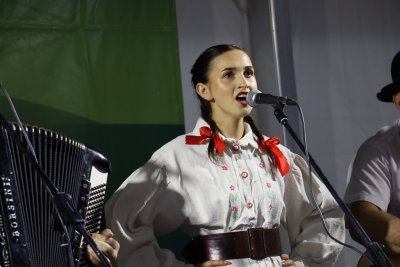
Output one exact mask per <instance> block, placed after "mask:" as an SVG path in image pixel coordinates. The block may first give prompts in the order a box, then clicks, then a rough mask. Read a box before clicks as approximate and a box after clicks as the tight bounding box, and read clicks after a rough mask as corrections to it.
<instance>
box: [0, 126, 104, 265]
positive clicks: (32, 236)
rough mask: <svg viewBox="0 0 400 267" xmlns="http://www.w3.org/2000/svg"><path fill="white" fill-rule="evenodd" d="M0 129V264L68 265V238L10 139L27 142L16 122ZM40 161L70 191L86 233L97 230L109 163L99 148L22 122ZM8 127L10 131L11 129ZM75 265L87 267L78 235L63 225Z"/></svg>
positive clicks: (37, 179)
mask: <svg viewBox="0 0 400 267" xmlns="http://www.w3.org/2000/svg"><path fill="white" fill-rule="evenodd" d="M10 126H11V128H10V127H5V126H4V125H2V126H1V129H0V130H1V132H0V175H1V181H0V266H1V267H5V266H23V267H27V266H35V267H36V266H37V267H46V266H49V267H50V266H52V267H54V266H55V267H63V266H70V261H68V259H70V258H71V257H68V255H70V254H68V253H69V251H71V250H70V249H69V246H68V245H67V244H68V238H66V235H65V231H64V230H63V229H64V228H63V227H62V226H63V224H61V223H60V220H59V216H58V215H57V212H56V211H55V208H54V204H53V200H52V198H51V195H50V194H49V192H48V190H47V189H46V187H45V186H44V184H43V182H42V180H41V177H40V176H39V174H38V172H37V170H36V169H35V168H34V166H33V165H32V164H31V162H30V161H29V160H28V157H27V156H26V151H23V149H21V148H20V147H19V146H18V145H17V142H15V140H14V139H13V138H12V136H11V135H12V134H14V133H15V134H16V135H17V136H18V139H19V140H21V142H22V143H23V145H24V146H27V142H26V141H25V138H24V137H23V133H22V131H21V129H20V127H19V126H18V125H17V124H10ZM24 128H25V130H26V133H27V135H28V138H29V140H30V142H31V144H32V146H33V149H34V151H35V153H36V157H37V160H38V164H39V166H40V167H41V168H42V170H43V171H44V173H45V174H46V175H47V176H48V177H49V179H50V180H51V181H52V183H53V184H54V185H55V186H56V188H57V189H58V190H59V191H61V192H65V193H66V194H68V195H70V196H71V203H72V205H73V207H74V208H76V209H77V210H78V211H79V213H80V214H81V215H82V217H83V219H84V221H85V227H86V229H87V230H88V231H89V232H98V231H99V229H100V225H101V219H102V215H103V204H104V197H105V189H106V182H107V176H108V173H109V171H110V162H109V161H108V160H107V159H106V158H105V157H104V156H103V155H101V154H100V153H99V152H97V151H95V150H94V149H91V148H89V147H87V146H85V145H84V144H82V143H79V142H77V141H75V140H73V139H71V138H68V137H66V136H63V135H61V134H58V133H56V132H53V131H51V130H48V129H43V128H40V127H37V126H31V125H24ZM12 132H13V133H12ZM66 229H67V232H68V237H69V240H70V242H69V243H70V244H71V245H72V251H73V261H74V266H88V263H87V262H86V255H85V253H86V249H85V244H84V242H82V236H81V235H80V234H79V233H77V232H76V231H74V229H73V228H72V227H70V226H67V228H66Z"/></svg>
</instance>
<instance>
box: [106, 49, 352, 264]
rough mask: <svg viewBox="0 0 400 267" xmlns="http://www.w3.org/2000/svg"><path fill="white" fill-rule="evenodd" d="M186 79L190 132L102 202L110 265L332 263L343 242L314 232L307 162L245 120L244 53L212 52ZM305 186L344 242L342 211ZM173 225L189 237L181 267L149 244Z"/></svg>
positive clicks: (249, 71)
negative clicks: (192, 118) (191, 95)
mask: <svg viewBox="0 0 400 267" xmlns="http://www.w3.org/2000/svg"><path fill="white" fill-rule="evenodd" d="M191 73H192V83H193V86H194V89H195V92H196V93H197V96H198V98H199V100H200V109H201V118H199V119H198V121H197V125H196V127H195V129H194V130H193V132H191V133H189V134H187V135H182V136H178V137H177V138H175V139H174V140H172V141H170V142H168V143H167V144H165V145H164V146H163V147H161V148H160V149H159V150H157V151H156V152H155V153H154V154H153V155H152V157H151V158H150V160H149V161H148V162H147V163H146V164H145V165H144V166H142V167H141V168H139V169H137V170H136V171H135V172H133V173H132V174H131V175H130V176H129V177H128V178H127V179H126V180H125V181H124V182H123V184H122V185H121V186H120V187H119V189H118V190H117V191H116V192H115V193H114V194H113V196H112V197H111V198H110V199H109V201H108V202H107V204H106V224H107V226H108V227H110V228H111V229H112V231H113V232H114V234H115V238H116V239H117V240H118V241H119V242H120V245H121V246H120V251H119V255H118V259H117V263H118V266H119V267H124V266H129V267H132V266H149V267H152V266H193V265H194V266H226V265H230V266H298V267H302V266H333V265H334V263H335V261H336V259H337V257H338V255H339V253H340V251H341V249H342V246H341V245H339V244H338V243H336V242H334V241H333V240H332V239H331V238H330V237H329V236H328V235H327V234H326V233H325V231H324V230H323V226H322V223H321V220H320V218H319V216H318V214H317V211H316V208H315V207H314V205H313V204H312V200H311V193H310V190H309V186H308V185H309V181H310V177H309V175H308V166H307V164H306V162H305V161H304V160H303V158H301V157H300V156H299V155H296V154H294V153H292V152H291V151H289V150H288V149H287V148H285V147H284V146H282V145H279V139H277V138H269V137H266V136H264V135H262V134H261V133H260V132H259V131H258V129H257V127H256V126H255V124H254V122H253V120H252V119H251V117H250V116H249V114H250V112H251V110H252V108H251V107H250V106H249V105H248V104H247V102H246V95H247V93H248V92H249V91H250V90H255V89H257V82H256V78H255V73H254V67H253V66H252V63H251V60H250V58H249V56H248V55H247V54H246V52H245V51H243V50H242V49H241V48H239V47H237V46H233V45H216V46H212V47H210V48H208V49H206V50H205V51H204V52H203V53H202V54H201V55H200V56H199V58H198V59H197V60H196V62H195V63H194V65H193V67H192V70H191ZM312 188H313V192H314V194H315V197H316V202H317V203H318V206H319V208H320V209H321V211H322V213H323V215H324V217H325V220H326V225H327V228H328V230H329V231H330V233H331V234H332V235H333V236H335V237H336V238H337V239H339V240H341V241H343V240H344V219H343V213H342V211H341V210H340V208H339V206H338V205H337V203H336V202H335V200H334V199H333V198H332V197H331V195H330V193H329V192H328V190H327V189H326V188H325V186H324V185H323V184H322V183H321V182H320V181H319V180H318V179H316V178H315V177H314V178H313V181H312ZM280 225H283V226H284V227H285V228H286V229H287V231H288V236H289V240H290V245H291V251H289V252H287V253H289V255H288V254H285V253H283V252H282V251H281V244H280V237H279V226H280ZM177 229H180V230H182V231H184V232H185V233H187V234H188V235H190V236H191V237H193V240H192V241H191V242H190V243H189V244H188V245H187V246H186V247H185V249H184V250H183V255H184V256H185V258H186V259H187V262H183V261H179V260H177V258H176V257H175V255H174V254H173V253H172V252H171V251H170V250H166V249H162V248H160V247H159V244H158V243H157V239H156V236H159V235H164V234H167V233H170V232H173V231H175V230H177Z"/></svg>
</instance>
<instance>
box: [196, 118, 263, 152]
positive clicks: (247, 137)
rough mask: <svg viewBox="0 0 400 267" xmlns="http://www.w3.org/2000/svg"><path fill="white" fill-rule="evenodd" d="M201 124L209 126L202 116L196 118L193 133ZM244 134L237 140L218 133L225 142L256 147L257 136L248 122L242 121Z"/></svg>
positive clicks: (197, 130) (198, 129)
mask: <svg viewBox="0 0 400 267" xmlns="http://www.w3.org/2000/svg"><path fill="white" fill-rule="evenodd" d="M203 126H207V127H210V125H209V124H208V123H207V122H206V121H205V120H204V119H203V118H201V117H200V118H198V119H197V123H196V126H195V127H194V130H193V133H194V134H195V135H198V134H199V131H200V128H201V127H203ZM244 132H245V134H244V136H243V137H242V138H240V140H239V141H236V140H235V139H234V138H229V137H225V136H224V135H223V134H221V133H219V135H220V136H221V138H222V140H223V141H224V142H225V143H230V144H233V143H237V144H239V145H240V146H251V147H253V148H257V147H258V144H257V141H256V139H257V137H256V136H255V134H254V133H253V131H252V130H251V127H250V125H249V124H248V123H246V122H245V123H244Z"/></svg>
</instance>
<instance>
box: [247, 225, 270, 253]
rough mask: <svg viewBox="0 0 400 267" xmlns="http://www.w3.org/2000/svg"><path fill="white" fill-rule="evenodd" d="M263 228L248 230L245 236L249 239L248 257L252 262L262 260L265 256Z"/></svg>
mask: <svg viewBox="0 0 400 267" xmlns="http://www.w3.org/2000/svg"><path fill="white" fill-rule="evenodd" d="M263 231H264V228H262V227H258V228H249V229H247V235H248V238H249V255H250V258H251V259H253V260H257V259H263V258H265V257H266V256H267V252H266V251H265V243H264V233H263Z"/></svg>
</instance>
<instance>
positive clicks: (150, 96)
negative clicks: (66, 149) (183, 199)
mask: <svg viewBox="0 0 400 267" xmlns="http://www.w3.org/2000/svg"><path fill="white" fill-rule="evenodd" d="M179 73H180V70H179V51H178V34H177V25H176V15H175V2H174V1H173V0H112V1H107V0H57V1H53V0H31V1H27V0H0V80H1V81H3V84H4V85H5V87H6V88H7V89H8V92H9V94H10V95H11V97H12V99H13V101H14V104H15V107H16V109H17V111H18V114H19V116H20V118H21V120H22V122H23V123H27V124H34V125H38V126H41V127H44V128H48V129H52V130H54V131H57V132H60V133H62V134H64V135H67V136H70V137H72V138H74V139H76V140H78V141H80V142H82V143H85V144H87V145H89V146H91V147H94V148H96V149H97V150H98V151H100V152H101V153H102V154H104V155H105V156H106V157H107V158H108V159H109V160H110V161H111V164H112V173H111V174H110V176H109V181H108V186H107V198H108V197H109V196H110V194H111V193H112V192H114V191H115V190H116V188H117V187H118V186H119V184H120V183H121V182H122V181H123V180H124V179H125V178H126V177H127V176H128V175H129V174H130V173H131V172H132V171H134V170H135V169H136V168H138V167H139V166H140V165H142V164H143V163H144V162H145V161H147V159H148V158H149V157H150V156H151V154H152V153H153V152H154V151H155V150H156V149H157V148H158V147H160V146H161V145H162V144H164V143H165V142H167V141H168V140H170V139H172V138H173V137H175V136H177V135H179V134H182V133H183V131H184V125H183V103H182V93H181V83H180V75H179ZM0 112H1V113H2V114H3V115H4V116H5V117H6V118H7V119H8V120H10V121H14V120H15V119H14V118H13V116H12V113H11V111H10V107H9V105H8V103H7V101H6V100H5V98H4V96H1V97H0ZM169 239H170V240H171V238H169ZM167 240H168V238H167ZM166 242H167V243H168V241H166ZM161 243H162V244H164V241H161Z"/></svg>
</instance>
